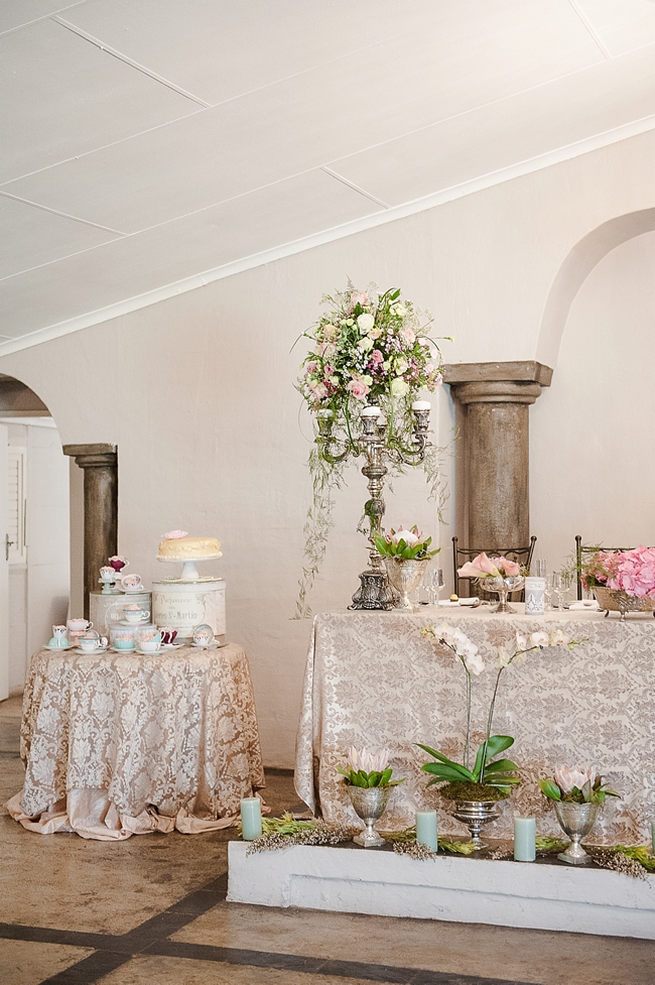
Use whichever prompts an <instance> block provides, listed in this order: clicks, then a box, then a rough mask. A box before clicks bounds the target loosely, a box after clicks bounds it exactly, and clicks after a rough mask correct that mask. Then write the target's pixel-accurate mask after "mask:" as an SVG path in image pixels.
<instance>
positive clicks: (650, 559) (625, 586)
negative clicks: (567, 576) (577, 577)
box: [581, 547, 655, 599]
mask: <svg viewBox="0 0 655 985" xmlns="http://www.w3.org/2000/svg"><path fill="white" fill-rule="evenodd" d="M581 581H582V584H583V586H584V588H586V589H590V588H593V587H594V586H600V587H602V588H611V589H612V590H613V591H623V592H626V594H627V595H632V596H634V597H635V598H639V599H643V598H650V599H655V547H635V548H634V549H633V550H631V551H597V552H596V553H595V554H593V555H592V557H591V558H590V560H589V561H588V562H587V563H586V564H585V565H583V567H582V571H581Z"/></svg>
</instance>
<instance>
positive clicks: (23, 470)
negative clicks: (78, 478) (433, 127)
mask: <svg viewBox="0 0 655 985" xmlns="http://www.w3.org/2000/svg"><path fill="white" fill-rule="evenodd" d="M0 444H1V447H0V484H1V487H2V494H3V495H2V496H0V503H2V516H0V535H1V537H2V545H1V547H2V552H1V562H0V563H2V565H3V572H2V574H1V575H0V580H1V581H2V582H3V584H4V589H5V590H4V591H0V606H1V608H2V612H0V629H1V630H2V633H3V639H2V644H1V645H0V659H1V661H2V667H1V668H0V679H2V678H4V688H3V692H16V691H20V690H21V689H22V686H23V683H24V679H25V672H26V667H27V660H28V659H29V656H30V654H31V653H32V652H33V651H34V650H35V649H37V648H38V647H39V646H41V645H43V643H44V642H46V640H48V639H49V638H50V635H51V626H52V624H53V623H59V622H62V621H65V619H66V615H67V610H68V603H69V593H70V543H71V538H70V520H69V517H70V488H69V465H68V462H67V460H66V458H65V457H64V455H63V453H62V449H61V440H60V437H59V432H58V431H57V428H56V424H55V422H54V421H53V419H52V417H51V415H50V412H49V410H48V408H47V407H46V405H45V404H44V403H43V402H42V401H41V400H40V399H39V397H38V396H37V395H36V394H35V393H34V392H33V391H32V390H30V389H29V387H27V386H25V385H24V384H23V383H22V382H20V381H19V380H17V379H15V378H13V377H8V376H0ZM2 696H6V694H5V693H3V694H0V697H2Z"/></svg>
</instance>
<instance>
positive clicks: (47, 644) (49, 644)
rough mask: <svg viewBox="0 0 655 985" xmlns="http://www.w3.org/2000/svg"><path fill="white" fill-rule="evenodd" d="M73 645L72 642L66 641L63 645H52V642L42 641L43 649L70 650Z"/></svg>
mask: <svg viewBox="0 0 655 985" xmlns="http://www.w3.org/2000/svg"><path fill="white" fill-rule="evenodd" d="M73 646H75V644H74V643H66V644H65V645H64V646H53V645H52V643H44V644H43V649H44V650H70V649H71V647H73Z"/></svg>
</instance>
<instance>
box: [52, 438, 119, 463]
mask: <svg viewBox="0 0 655 985" xmlns="http://www.w3.org/2000/svg"><path fill="white" fill-rule="evenodd" d="M62 450H63V452H64V455H69V456H70V457H71V458H74V459H75V463H76V465H79V467H80V468H81V469H93V468H108V467H109V468H112V467H115V465H116V445H109V444H102V443H99V444H94V445H63V447H62Z"/></svg>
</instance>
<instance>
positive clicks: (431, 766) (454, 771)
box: [421, 763, 476, 783]
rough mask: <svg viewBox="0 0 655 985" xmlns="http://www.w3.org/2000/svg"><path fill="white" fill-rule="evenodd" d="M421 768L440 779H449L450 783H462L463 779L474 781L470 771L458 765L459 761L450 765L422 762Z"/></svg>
mask: <svg viewBox="0 0 655 985" xmlns="http://www.w3.org/2000/svg"><path fill="white" fill-rule="evenodd" d="M421 769H422V770H423V772H424V773H431V774H432V775H433V776H438V777H440V779H442V780H450V782H451V783H462V782H464V781H468V782H473V783H475V782H476V781H475V778H474V777H473V774H472V773H471V771H470V770H467V769H466V767H465V766H460V765H459V763H453V764H452V765H446V764H443V763H423V765H422V766H421Z"/></svg>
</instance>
